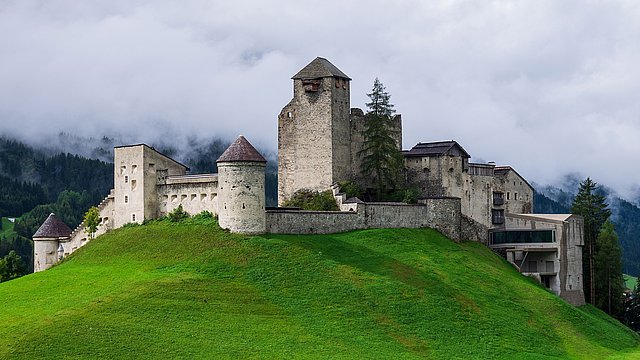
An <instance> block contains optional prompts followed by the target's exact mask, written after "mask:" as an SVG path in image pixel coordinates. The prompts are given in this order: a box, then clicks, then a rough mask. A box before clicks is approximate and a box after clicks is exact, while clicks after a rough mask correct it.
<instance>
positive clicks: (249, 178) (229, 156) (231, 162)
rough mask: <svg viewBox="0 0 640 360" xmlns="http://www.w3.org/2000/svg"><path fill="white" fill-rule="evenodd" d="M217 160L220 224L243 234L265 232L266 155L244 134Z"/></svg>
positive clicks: (224, 227)
mask: <svg viewBox="0 0 640 360" xmlns="http://www.w3.org/2000/svg"><path fill="white" fill-rule="evenodd" d="M216 162H217V164H218V221H219V223H220V227H222V228H223V229H229V230H230V231H231V232H235V233H242V234H262V233H264V232H265V231H266V216H265V208H264V207H265V187H264V183H265V169H266V166H267V161H266V160H265V158H264V157H263V156H262V155H260V153H259V152H258V151H257V150H256V149H255V148H254V147H253V146H252V145H251V144H250V143H249V141H247V139H245V138H244V136H240V137H238V139H237V140H236V141H235V142H234V143H233V144H231V145H230V146H229V148H227V150H225V152H224V153H222V155H220V157H219V158H218V160H217V161H216Z"/></svg>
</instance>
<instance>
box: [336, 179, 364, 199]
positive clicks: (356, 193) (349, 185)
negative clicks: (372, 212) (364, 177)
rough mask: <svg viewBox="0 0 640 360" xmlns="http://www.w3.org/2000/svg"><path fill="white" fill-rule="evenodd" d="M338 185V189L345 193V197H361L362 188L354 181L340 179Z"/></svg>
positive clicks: (362, 193)
mask: <svg viewBox="0 0 640 360" xmlns="http://www.w3.org/2000/svg"><path fill="white" fill-rule="evenodd" d="M338 185H339V186H340V191H341V192H343V193H345V194H346V195H347V199H349V198H352V197H357V198H359V199H363V197H364V191H363V190H362V188H361V187H360V185H358V184H356V183H355V182H353V181H351V180H347V181H340V182H338Z"/></svg>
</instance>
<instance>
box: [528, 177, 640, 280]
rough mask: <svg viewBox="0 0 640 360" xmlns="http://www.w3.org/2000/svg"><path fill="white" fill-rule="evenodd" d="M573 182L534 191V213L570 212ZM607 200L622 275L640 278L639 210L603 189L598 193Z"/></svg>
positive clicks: (573, 192)
mask: <svg viewBox="0 0 640 360" xmlns="http://www.w3.org/2000/svg"><path fill="white" fill-rule="evenodd" d="M574 184H577V183H576V181H575V179H572V180H571V181H569V184H568V185H565V188H563V189H561V188H559V187H555V186H544V187H539V189H538V190H537V191H535V192H534V197H533V198H534V212H537V213H543V214H544V213H547V214H563V213H565V214H566V213H570V212H571V210H570V209H571V202H572V201H573V198H574V197H575V191H577V187H575V189H574V188H573V186H574ZM599 191H600V192H601V193H602V194H603V195H604V196H605V197H606V198H607V201H608V203H609V208H610V209H611V222H613V224H614V225H615V231H616V233H617V234H618V238H619V240H620V246H621V247H622V260H623V266H624V268H623V270H624V273H625V274H629V275H633V276H640V208H639V207H638V206H636V205H634V204H632V203H630V202H629V201H627V200H624V199H622V198H620V197H619V196H618V195H616V193H615V192H614V191H612V190H611V189H608V188H606V187H601V188H600V190H599Z"/></svg>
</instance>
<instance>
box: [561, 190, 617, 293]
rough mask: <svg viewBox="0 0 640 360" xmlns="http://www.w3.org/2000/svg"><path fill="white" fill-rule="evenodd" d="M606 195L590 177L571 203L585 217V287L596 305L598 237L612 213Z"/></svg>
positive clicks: (574, 210) (585, 291)
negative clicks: (595, 265)
mask: <svg viewBox="0 0 640 360" xmlns="http://www.w3.org/2000/svg"><path fill="white" fill-rule="evenodd" d="M608 206H609V205H608V204H607V203H606V201H605V198H604V196H603V195H602V194H601V193H599V192H598V186H597V183H595V182H594V181H593V180H591V179H590V178H587V179H585V180H584V181H582V182H581V183H580V188H579V189H578V194H577V195H576V197H575V199H574V200H573V204H572V205H571V212H572V213H573V214H576V215H580V216H582V217H583V218H584V248H583V251H582V270H583V271H582V274H583V280H584V281H583V289H584V295H585V298H586V301H587V302H588V303H591V304H594V305H595V297H596V286H595V281H596V279H595V267H594V257H595V254H596V239H597V238H598V234H599V233H600V228H601V227H602V225H603V224H604V223H605V221H607V219H608V218H609V216H610V215H611V211H610V210H609V209H608Z"/></svg>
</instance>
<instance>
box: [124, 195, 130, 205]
mask: <svg viewBox="0 0 640 360" xmlns="http://www.w3.org/2000/svg"><path fill="white" fill-rule="evenodd" d="M124 203H125V204H128V203H129V196H127V195H125V196H124Z"/></svg>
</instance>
